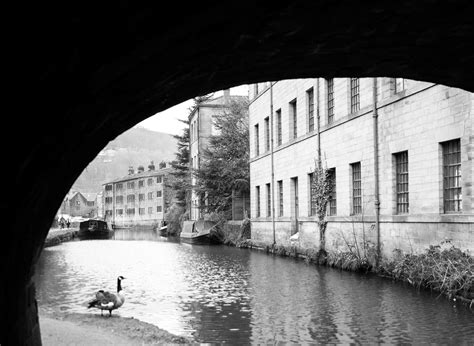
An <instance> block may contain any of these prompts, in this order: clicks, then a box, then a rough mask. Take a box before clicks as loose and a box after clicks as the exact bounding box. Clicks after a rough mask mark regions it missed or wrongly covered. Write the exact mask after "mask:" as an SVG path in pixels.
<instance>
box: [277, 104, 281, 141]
mask: <svg viewBox="0 0 474 346" xmlns="http://www.w3.org/2000/svg"><path fill="white" fill-rule="evenodd" d="M276 122H277V143H278V145H281V142H282V138H281V109H279V110H277V111H276Z"/></svg>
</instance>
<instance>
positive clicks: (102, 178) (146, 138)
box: [72, 128, 177, 192]
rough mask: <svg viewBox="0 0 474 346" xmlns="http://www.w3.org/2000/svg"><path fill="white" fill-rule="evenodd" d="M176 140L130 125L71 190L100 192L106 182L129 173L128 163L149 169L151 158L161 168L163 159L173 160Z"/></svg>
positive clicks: (102, 152) (135, 166) (111, 142)
mask: <svg viewBox="0 0 474 346" xmlns="http://www.w3.org/2000/svg"><path fill="white" fill-rule="evenodd" d="M176 143H177V142H176V139H174V137H173V136H172V135H170V134H167V133H162V132H155V131H151V130H148V129H145V128H131V129H130V130H128V131H127V132H124V133H123V134H121V135H120V136H118V137H117V138H115V139H114V140H113V141H110V142H109V144H107V146H106V147H105V148H104V149H103V150H102V151H101V152H100V153H99V154H98V155H97V156H96V158H95V159H94V160H92V162H91V163H90V164H89V165H88V166H87V168H86V169H85V170H84V171H83V172H82V174H81V175H80V176H79V178H77V180H76V181H75V183H74V185H73V187H72V189H74V190H78V191H81V192H98V191H100V190H101V189H102V184H103V183H105V182H107V181H110V180H113V179H116V178H119V177H122V176H125V175H127V173H128V167H129V166H133V167H134V169H135V171H136V169H137V167H138V166H139V165H142V166H143V167H145V170H147V169H148V164H149V163H150V161H151V160H153V161H154V163H155V166H156V168H157V169H158V164H159V163H160V162H161V161H171V160H173V159H174V157H175V152H176V150H177V149H176Z"/></svg>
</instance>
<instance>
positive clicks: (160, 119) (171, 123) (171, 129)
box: [135, 84, 248, 135]
mask: <svg viewBox="0 0 474 346" xmlns="http://www.w3.org/2000/svg"><path fill="white" fill-rule="evenodd" d="M230 94H231V95H244V96H246V95H248V85H247V84H244V85H240V86H237V87H234V88H230ZM221 95H222V90H219V91H216V92H215V93H214V96H215V97H218V96H221ZM192 103H193V101H192V100H188V101H184V102H182V103H180V104H177V105H176V106H174V107H171V108H168V109H167V110H165V111H163V112H159V113H156V114H155V115H153V116H151V117H149V118H147V119H145V120H143V121H142V122H140V123H138V124H137V125H135V127H144V128H146V129H149V130H153V131H158V132H164V133H169V134H172V135H180V134H182V132H183V128H184V127H185V126H186V125H185V124H184V123H182V122H180V121H179V120H178V119H182V120H185V119H186V118H187V117H188V108H189V107H190V106H191V105H192Z"/></svg>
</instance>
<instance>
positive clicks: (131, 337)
mask: <svg viewBox="0 0 474 346" xmlns="http://www.w3.org/2000/svg"><path fill="white" fill-rule="evenodd" d="M39 322H40V328H41V339H42V342H43V345H45V346H48V345H145V344H146V345H149V344H192V343H193V341H192V340H189V339H186V338H184V337H181V336H176V335H173V334H171V333H169V332H167V331H165V330H163V329H160V328H158V327H156V326H154V325H152V324H149V323H146V322H142V321H139V320H137V319H134V318H123V317H120V316H113V315H112V317H105V316H104V317H102V316H100V315H99V314H78V313H72V314H60V315H52V314H47V313H45V312H40V315H39Z"/></svg>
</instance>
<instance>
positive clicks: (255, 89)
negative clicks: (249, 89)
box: [254, 83, 258, 96]
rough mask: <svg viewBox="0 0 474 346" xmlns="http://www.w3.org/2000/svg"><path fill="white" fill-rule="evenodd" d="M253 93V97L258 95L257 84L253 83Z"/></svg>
mask: <svg viewBox="0 0 474 346" xmlns="http://www.w3.org/2000/svg"><path fill="white" fill-rule="evenodd" d="M254 92H255V96H257V95H258V83H255V85H254Z"/></svg>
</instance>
